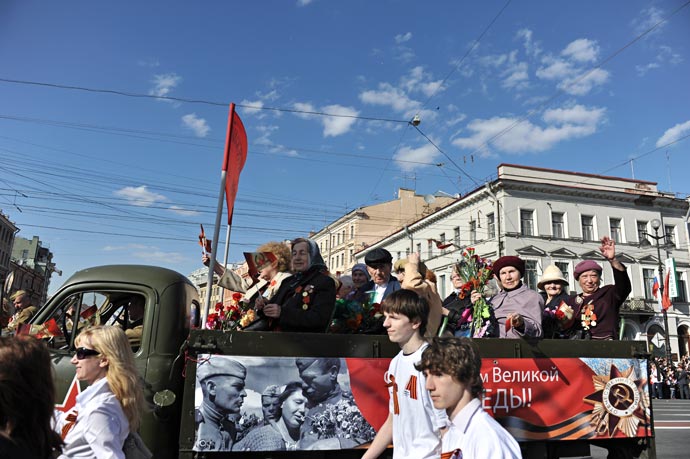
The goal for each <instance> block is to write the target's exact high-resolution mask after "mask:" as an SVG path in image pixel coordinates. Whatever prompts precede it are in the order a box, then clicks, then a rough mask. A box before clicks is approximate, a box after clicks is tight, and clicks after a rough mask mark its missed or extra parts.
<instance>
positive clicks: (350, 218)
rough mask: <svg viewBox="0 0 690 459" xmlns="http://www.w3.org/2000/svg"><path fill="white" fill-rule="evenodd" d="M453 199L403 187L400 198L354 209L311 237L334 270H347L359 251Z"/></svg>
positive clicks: (333, 271) (332, 270)
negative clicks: (431, 197) (430, 195)
mask: <svg viewBox="0 0 690 459" xmlns="http://www.w3.org/2000/svg"><path fill="white" fill-rule="evenodd" d="M453 201H454V199H453V198H448V197H433V199H430V198H429V195H418V194H415V192H414V191H413V190H409V189H405V188H400V189H399V190H398V197H397V199H394V200H391V201H387V202H383V203H380V204H374V205H371V206H366V207H360V208H358V209H355V210H353V211H352V212H350V213H348V214H346V215H344V216H343V217H341V218H339V219H338V220H336V221H334V222H333V223H331V224H329V225H327V226H326V227H324V228H322V229H321V230H319V231H318V232H316V233H313V234H311V235H310V238H311V239H312V240H313V241H314V242H316V244H317V245H318V246H319V249H320V250H321V255H322V256H323V259H324V260H325V261H326V264H327V265H328V268H329V269H330V271H331V272H332V273H347V272H349V271H350V270H351V269H352V266H354V264H355V263H356V261H355V256H354V254H355V253H356V252H358V251H360V250H362V249H364V248H366V247H368V246H369V245H371V244H373V243H374V242H376V241H378V240H380V239H381V238H384V237H386V236H388V235H390V234H392V233H394V232H396V231H397V230H398V229H400V228H401V227H404V226H406V225H408V224H410V223H412V222H414V221H417V220H419V219H420V218H422V217H424V216H426V215H430V214H432V213H434V212H436V211H438V210H439V209H441V208H443V207H445V206H447V205H448V204H450V203H452V202H453Z"/></svg>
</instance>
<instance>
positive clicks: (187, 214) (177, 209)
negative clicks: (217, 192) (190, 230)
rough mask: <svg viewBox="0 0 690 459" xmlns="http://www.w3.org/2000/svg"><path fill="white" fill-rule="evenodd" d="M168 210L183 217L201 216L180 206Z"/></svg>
mask: <svg viewBox="0 0 690 459" xmlns="http://www.w3.org/2000/svg"><path fill="white" fill-rule="evenodd" d="M168 209H169V210H170V211H171V212H174V213H176V214H178V215H182V216H184V217H193V216H194V215H199V212H197V211H196V210H189V209H185V208H183V207H180V206H170V207H169V208H168Z"/></svg>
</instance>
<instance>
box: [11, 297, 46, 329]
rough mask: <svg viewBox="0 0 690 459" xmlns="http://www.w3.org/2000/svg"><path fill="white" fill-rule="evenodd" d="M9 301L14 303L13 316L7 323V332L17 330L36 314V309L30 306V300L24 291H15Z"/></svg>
mask: <svg viewBox="0 0 690 459" xmlns="http://www.w3.org/2000/svg"><path fill="white" fill-rule="evenodd" d="M10 300H11V301H13V302H14V311H15V312H14V315H12V317H10V319H9V322H8V323H7V329H8V330H12V331H14V330H17V328H18V327H19V326H20V325H22V324H25V323H27V322H29V320H30V319H31V318H32V317H33V316H34V314H36V311H37V310H38V308H36V306H31V298H30V297H29V295H28V294H27V293H26V291H24V290H17V291H16V292H14V294H13V295H12V296H10Z"/></svg>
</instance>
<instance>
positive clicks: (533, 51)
mask: <svg viewBox="0 0 690 459" xmlns="http://www.w3.org/2000/svg"><path fill="white" fill-rule="evenodd" d="M515 38H516V39H518V40H522V44H523V46H524V47H525V54H527V55H528V56H530V57H537V56H538V55H539V54H541V44H540V43H539V42H538V41H532V31H531V30H530V29H520V30H518V31H517V33H516V34H515Z"/></svg>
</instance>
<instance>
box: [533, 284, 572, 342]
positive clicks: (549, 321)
mask: <svg viewBox="0 0 690 459" xmlns="http://www.w3.org/2000/svg"><path fill="white" fill-rule="evenodd" d="M564 289H565V287H564ZM539 294H540V295H541V297H542V298H543V299H544V317H542V321H541V326H542V328H543V330H544V338H547V339H561V338H569V337H570V334H569V333H568V330H561V327H560V326H559V324H558V320H556V318H555V317H554V313H555V312H556V310H557V309H558V306H559V305H560V304H561V301H565V303H566V304H567V303H568V300H569V299H570V297H571V295H570V294H569V293H567V292H566V291H565V290H564V291H562V292H561V293H560V294H559V295H557V296H555V297H553V298H551V301H549V302H548V303H547V302H546V292H540V293H539Z"/></svg>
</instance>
